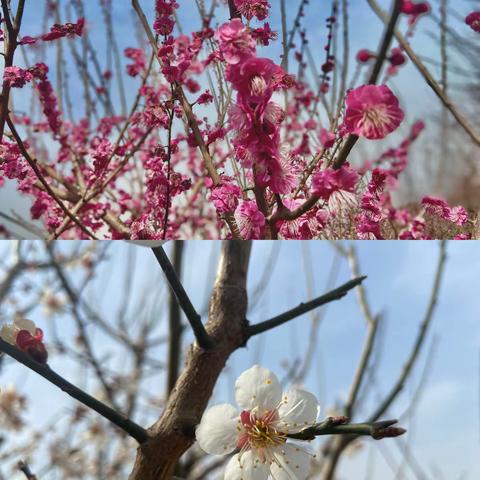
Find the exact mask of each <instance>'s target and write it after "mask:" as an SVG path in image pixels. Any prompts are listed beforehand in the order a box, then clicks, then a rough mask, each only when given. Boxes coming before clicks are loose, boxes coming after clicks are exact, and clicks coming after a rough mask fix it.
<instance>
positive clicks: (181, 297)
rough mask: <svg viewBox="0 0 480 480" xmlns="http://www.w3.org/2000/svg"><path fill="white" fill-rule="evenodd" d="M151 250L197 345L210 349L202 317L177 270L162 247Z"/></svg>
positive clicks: (210, 342)
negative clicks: (190, 328)
mask: <svg viewBox="0 0 480 480" xmlns="http://www.w3.org/2000/svg"><path fill="white" fill-rule="evenodd" d="M152 251H153V253H154V254H155V258H156V259H157V261H158V263H159V264H160V266H161V267H162V270H163V273H164V274H165V276H166V277H167V280H168V283H169V284H170V288H171V289H172V291H173V293H174V294H175V297H176V298H177V301H178V303H179V305H180V307H181V308H182V310H183V313H185V316H186V317H187V319H188V321H189V323H190V325H191V327H192V330H193V333H194V335H195V338H196V340H197V343H198V345H199V346H200V347H202V348H203V349H205V350H209V349H211V348H212V347H213V341H212V339H211V338H210V336H209V335H208V333H207V331H206V330H205V327H204V326H203V323H202V319H201V317H200V315H199V314H198V313H197V311H196V310H195V307H194V306H193V305H192V302H191V301H190V298H189V297H188V295H187V292H186V291H185V289H184V288H183V285H182V282H181V281H180V279H179V278H178V275H177V272H175V269H174V268H173V265H172V264H171V263H170V260H169V258H168V256H167V254H166V253H165V250H163V248H162V247H155V248H152Z"/></svg>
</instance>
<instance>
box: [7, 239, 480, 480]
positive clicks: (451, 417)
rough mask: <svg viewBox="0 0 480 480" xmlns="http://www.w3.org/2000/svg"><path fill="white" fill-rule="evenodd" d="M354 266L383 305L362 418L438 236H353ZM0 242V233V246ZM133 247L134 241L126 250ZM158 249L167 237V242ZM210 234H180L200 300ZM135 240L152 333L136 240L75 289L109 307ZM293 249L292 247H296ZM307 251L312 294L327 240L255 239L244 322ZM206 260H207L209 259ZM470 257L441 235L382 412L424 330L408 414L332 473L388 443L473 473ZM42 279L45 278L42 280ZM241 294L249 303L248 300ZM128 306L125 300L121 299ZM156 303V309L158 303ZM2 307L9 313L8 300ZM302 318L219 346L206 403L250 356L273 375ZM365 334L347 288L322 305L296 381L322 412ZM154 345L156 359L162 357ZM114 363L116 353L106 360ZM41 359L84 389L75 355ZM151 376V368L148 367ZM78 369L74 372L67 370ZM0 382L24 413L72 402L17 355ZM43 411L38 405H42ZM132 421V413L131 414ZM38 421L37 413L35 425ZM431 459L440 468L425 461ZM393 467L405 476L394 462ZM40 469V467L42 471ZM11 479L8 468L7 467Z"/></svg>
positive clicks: (290, 291)
mask: <svg viewBox="0 0 480 480" xmlns="http://www.w3.org/2000/svg"><path fill="white" fill-rule="evenodd" d="M356 247H357V249H358V252H359V258H360V264H361V270H362V273H364V274H366V275H368V279H367V280H366V282H365V286H366V288H367V293H368V297H369V299H370V301H371V305H372V308H373V311H374V312H375V313H380V312H381V313H383V314H384V325H383V335H384V337H383V338H384V344H383V347H382V349H381V351H382V353H381V357H380V368H379V370H378V374H377V381H376V383H375V385H371V387H370V388H371V389H372V391H373V397H372V398H373V400H370V401H368V402H367V407H366V408H365V410H364V411H362V412H359V414H358V418H357V420H362V419H365V417H366V416H368V414H369V413H370V412H371V409H372V406H374V405H375V404H376V401H375V396H376V395H377V394H378V393H382V392H383V393H384V392H385V391H387V390H388V387H389V385H391V383H392V381H393V380H394V379H395V378H397V376H398V375H399V374H400V371H401V368H402V366H403V364H404V362H405V360H406V358H407V356H408V354H409V351H410V348H411V346H412V343H413V339H414V337H415V335H416V332H417V331H418V326H419V324H420V322H421V320H422V319H423V315H424V313H425V309H426V306H427V302H428V298H429V294H430V290H431V285H432V279H433V275H434V271H435V265H436V261H437V257H438V244H437V243H435V242H421V243H415V242H382V243H380V242H376V243H375V242H357V244H356ZM6 248H8V245H7V243H6V242H3V243H2V244H1V245H0V254H1V253H2V252H3V251H4V250H5V249H6ZM62 248H63V249H65V251H66V250H68V249H71V248H73V243H70V244H68V242H67V243H64V245H63V247H62ZM272 248H274V249H279V251H278V252H277V255H278V259H279V260H278V261H277V262H276V264H275V267H274V268H273V269H272V270H271V272H270V275H269V277H267V278H268V280H267V281H266V282H265V283H263V284H261V285H259V282H260V281H261V279H262V278H263V274H264V271H265V268H266V266H267V264H268V258H269V256H270V255H271V254H272ZM132 249H134V250H132ZM166 249H167V251H168V250H169V249H170V247H169V246H168V244H167V247H166ZM218 249H219V243H218V242H188V244H187V253H186V259H185V261H186V263H185V265H186V267H185V269H184V272H185V287H186V289H187V291H188V293H189V294H190V296H191V298H192V301H193V303H194V304H195V305H196V306H197V308H198V310H199V311H202V310H203V307H204V306H205V298H206V293H207V292H209V291H210V288H211V284H212V279H213V276H212V275H213V273H214V271H215V268H214V265H215V260H216V258H217V255H218ZM132 251H134V252H135V255H136V257H137V263H136V267H135V269H133V270H132V269H130V270H129V271H128V273H129V275H130V276H131V278H132V282H133V283H132V289H131V291H132V295H133V298H134V299H136V300H137V301H141V302H142V304H144V305H145V307H146V308H147V310H149V309H151V308H155V305H157V307H156V308H157V309H156V310H152V311H155V312H156V315H157V316H158V319H159V325H158V333H159V334H162V333H166V331H165V322H163V319H164V318H165V308H166V307H165V305H166V302H164V301H163V298H164V297H163V295H164V293H165V291H166V288H165V282H164V279H163V277H162V275H161V274H159V268H158V267H157V265H156V264H155V262H154V261H152V254H151V252H150V251H149V250H148V249H141V248H139V247H133V246H130V245H127V244H126V243H123V242H116V244H115V245H112V246H111V247H110V253H109V258H110V260H109V262H108V263H106V264H105V265H104V266H103V268H102V269H101V270H100V272H99V274H98V276H97V279H96V281H95V282H94V283H93V284H92V285H91V286H90V288H89V289H87V290H86V291H85V297H84V298H85V299H86V300H88V301H89V303H90V304H91V305H97V304H98V302H100V304H101V307H98V308H99V310H100V311H101V312H102V313H103V314H104V316H105V318H116V315H117V314H118V306H119V304H120V302H121V301H122V299H123V296H124V293H123V292H124V290H123V280H122V279H123V274H124V273H125V269H126V268H127V267H128V266H127V256H128V254H129V252H130V253H131V252H132ZM302 251H303V253H302ZM305 251H308V255H309V256H308V257H307V258H308V260H307V261H308V263H309V264H310V265H311V269H312V275H313V285H312V287H313V292H314V293H313V294H314V295H318V294H321V293H323V292H324V291H325V290H326V288H327V286H326V284H327V278H328V276H329V272H330V269H331V264H332V260H333V257H334V250H333V249H332V247H331V245H330V244H329V243H328V242H275V243H271V242H256V243H255V244H254V247H253V253H252V259H251V268H250V274H249V292H250V300H251V302H252V298H253V296H254V294H253V292H254V291H255V290H256V287H259V286H260V288H261V289H262V297H261V299H260V301H259V302H258V303H257V304H256V306H255V308H251V309H250V311H249V314H248V318H249V320H250V321H252V322H256V321H260V320H263V319H266V318H269V317H271V316H273V315H275V314H278V313H281V312H282V311H284V310H286V309H288V308H291V307H292V306H295V305H297V304H298V303H300V302H301V301H305V300H307V299H309V295H308V293H307V288H306V283H305V274H304V270H303V266H302V262H303V260H304V258H305V257H302V255H305ZM212 265H213V267H212ZM479 269H480V247H479V245H478V243H477V242H451V243H449V245H448V263H447V268H446V277H445V281H444V283H443V286H442V289H441V294H440V300H439V303H438V307H437V312H436V315H435V317H434V321H433V326H432V329H431V331H430V333H429V335H428V340H427V343H426V349H425V350H424V352H423V353H422V355H421V360H420V362H419V364H418V367H417V369H416V370H415V374H414V376H413V377H412V380H411V382H409V383H408V385H407V386H406V388H405V390H404V392H403V394H402V395H401V396H400V397H399V399H398V401H397V402H396V403H395V404H394V406H393V407H392V408H391V409H390V410H389V412H388V413H387V414H386V417H389V418H395V417H398V416H400V415H402V414H403V413H404V412H405V410H406V408H407V406H408V404H409V400H410V398H411V396H412V395H413V394H414V392H415V389H416V385H417V383H418V381H419V379H420V377H421V374H422V370H423V365H424V363H425V359H426V353H427V351H428V350H429V348H430V345H431V343H432V341H433V339H434V338H435V339H436V340H435V341H436V349H435V356H434V360H433V363H432V365H431V369H430V370H429V375H428V383H427V386H426V388H425V389H424V391H423V395H422V396H421V398H420V401H419V403H418V407H417V409H416V410H415V412H414V414H413V416H412V417H406V418H404V419H403V420H402V423H403V425H405V426H406V427H407V428H409V433H408V434H407V436H406V437H404V438H403V439H402V440H400V441H398V442H397V441H392V440H387V441H384V442H382V443H378V442H373V441H366V442H364V444H363V449H362V451H361V452H360V453H359V454H356V455H354V456H349V457H347V458H345V460H344V461H343V463H342V464H341V469H340V473H341V477H340V478H349V479H350V478H351V479H353V478H355V479H357V478H362V477H358V472H359V471H360V472H362V474H363V473H364V471H365V463H366V461H367V458H368V456H369V455H373V458H374V460H375V462H374V467H375V468H374V473H372V474H371V476H369V477H368V478H369V480H385V479H393V478H395V475H394V474H393V473H392V471H391V469H390V467H389V466H388V463H387V462H386V461H385V459H384V455H386V456H387V457H388V456H389V455H391V456H393V458H394V459H396V461H397V462H398V459H399V458H400V457H399V452H400V450H399V448H400V447H401V446H402V445H404V444H405V441H406V442H407V444H408V445H409V447H410V449H411V451H412V454H413V456H414V459H415V460H416V461H417V462H420V464H421V467H422V469H423V470H424V471H425V472H426V473H427V477H426V478H429V479H430V478H432V479H433V478H435V479H436V480H438V479H442V478H445V479H448V480H450V479H456V478H460V477H461V475H463V477H462V478H463V479H471V480H473V479H476V478H478V476H479V475H480V469H479V465H478V453H479V452H478V450H479V442H480V439H479V429H480V425H479V396H478V385H479V375H478V368H479V353H480V323H479V322H478V312H479V309H478V284H477V281H478V279H477V277H478V272H479ZM349 277H350V273H349V270H348V267H347V265H346V264H345V263H344V262H343V261H342V262H341V263H340V264H339V270H338V274H337V279H336V281H335V285H339V284H340V283H343V282H345V281H346V280H347V279H348V278H349ZM45 283H46V284H51V282H48V281H46V282H45ZM252 306H253V305H252ZM132 311H133V310H132ZM158 312H160V313H158ZM2 313H3V315H4V316H8V315H9V314H10V310H9V309H4V310H3V312H2ZM30 316H31V318H33V319H34V320H35V321H36V322H37V324H38V325H40V326H42V327H44V328H45V330H46V337H47V340H46V341H47V344H48V339H49V336H50V337H51V331H50V328H51V327H50V325H51V324H50V321H47V319H46V318H45V317H44V315H43V313H42V309H41V307H38V308H35V309H34V310H33V311H32V312H31V314H30ZM55 322H56V325H57V327H58V328H60V330H61V332H62V336H65V338H70V337H71V335H72V334H73V332H72V326H71V320H70V318H69V316H68V315H65V314H64V315H60V316H58V317H56V319H55ZM309 326H310V318H309V316H303V317H300V318H298V319H296V320H294V321H292V322H290V323H288V324H287V325H285V326H282V327H280V328H278V329H276V330H274V331H271V332H269V333H268V334H265V335H263V336H261V337H257V338H256V339H253V340H252V341H251V342H250V343H249V344H248V346H247V348H245V349H243V350H239V351H237V352H235V353H234V354H233V355H232V357H231V358H230V360H229V362H228V364H227V368H226V370H225V374H224V375H223V376H222V379H221V381H220V382H219V383H218V386H217V388H216V391H215V396H214V398H213V399H212V403H220V402H225V401H227V402H233V383H234V381H235V379H236V377H237V376H238V374H239V373H241V372H242V371H243V370H245V369H246V368H248V367H250V366H251V365H252V363H254V362H258V363H260V364H262V365H264V366H265V367H268V368H270V369H272V370H273V371H275V372H276V373H277V374H278V376H279V377H282V376H283V375H284V373H285V370H284V367H283V364H284V362H285V361H290V362H291V361H293V360H294V359H295V358H296V357H297V356H298V355H299V352H303V351H304V350H305V348H306V345H307V341H308V336H309V332H310V330H309ZM364 335H365V328H364V322H363V319H362V316H361V313H360V310H359V308H358V306H357V303H356V298H355V295H353V294H350V295H348V296H347V297H346V298H345V299H344V300H342V301H339V302H335V303H332V304H330V305H329V306H328V307H327V309H326V311H325V312H324V317H323V320H322V323H321V327H320V330H319V336H318V342H317V347H316V352H315V356H314V362H313V365H312V368H311V370H310V372H309V374H308V376H307V377H306V380H305V384H304V386H305V388H306V389H308V390H311V391H312V392H314V393H315V394H316V395H317V396H318V398H319V401H320V403H321V405H322V409H323V410H322V412H323V414H324V415H326V414H328V411H329V410H330V409H331V408H332V407H334V406H335V404H336V403H338V402H341V401H342V400H344V399H345V395H346V393H347V391H348V387H349V385H350V382H351V379H352V376H353V373H354V368H355V365H356V361H357V359H358V356H359V353H360V349H361V345H362V340H363V338H364ZM95 346H96V348H99V351H103V352H107V351H110V350H111V348H112V345H111V344H110V342H104V341H102V338H101V335H100V336H99V335H98V334H96V335H95ZM164 354H165V352H164V350H163V349H162V348H159V350H158V354H157V355H158V356H157V358H158V359H163V358H164ZM115 361H116V362H118V363H117V365H122V363H121V362H122V360H121V359H117V360H115ZM51 365H52V368H54V369H56V370H58V371H59V372H60V373H62V374H63V375H65V376H66V377H67V378H69V379H73V380H75V381H77V382H78V381H80V384H81V385H84V386H85V388H87V390H89V391H90V392H94V391H95V390H96V386H95V385H94V383H93V381H92V376H91V375H88V374H87V375H85V372H83V373H82V374H80V377H79V369H78V367H74V366H73V365H72V364H71V363H70V362H65V361H63V360H62V361H59V359H55V357H53V358H52V362H51ZM160 378H161V377H160ZM79 379H80V380H79ZM0 383H1V385H8V384H9V383H15V384H17V385H18V386H19V388H20V389H21V391H23V392H25V393H26V394H29V393H30V394H31V392H35V395H30V397H31V402H32V403H31V407H32V410H31V412H30V417H31V418H39V417H38V416H39V415H40V414H41V417H40V418H45V419H46V420H48V419H49V418H51V417H54V416H55V415H56V414H57V413H58V412H59V411H62V409H63V408H71V407H72V405H73V403H72V402H71V401H70V400H69V399H68V397H66V396H65V395H64V394H63V393H62V392H60V391H59V390H57V389H56V388H55V387H52V386H51V385H49V384H47V383H46V382H45V381H43V380H42V379H40V378H38V377H37V376H36V375H35V374H33V373H30V372H27V371H26V370H25V369H24V368H23V367H21V366H16V365H13V364H10V365H9V367H8V368H5V369H4V370H3V372H2V375H1V377H0ZM157 385H163V379H161V380H160V381H157V380H155V382H147V383H146V384H144V385H143V388H144V389H145V390H147V391H153V392H154V393H156V394H157V395H158V394H160V392H158V391H156V390H155V389H156V386H157ZM45 412H48V415H47V414H46V413H45ZM137 420H138V421H143V419H142V418H137ZM37 426H38V425H37ZM435 468H437V470H440V471H441V473H437V474H434V473H432V472H434V471H435ZM402 478H406V479H410V478H415V477H414V476H412V475H411V472H409V471H408V467H406V475H405V476H404V477H402ZM45 479H46V480H49V477H48V476H46V477H45ZM19 480H20V479H19Z"/></svg>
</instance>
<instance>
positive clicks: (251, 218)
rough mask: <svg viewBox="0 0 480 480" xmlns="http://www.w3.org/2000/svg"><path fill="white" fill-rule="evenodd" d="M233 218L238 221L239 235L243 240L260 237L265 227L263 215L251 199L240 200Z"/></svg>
mask: <svg viewBox="0 0 480 480" xmlns="http://www.w3.org/2000/svg"><path fill="white" fill-rule="evenodd" d="M235 220H236V221H237V223H238V228H239V230H240V235H241V236H242V238H244V239H245V240H258V239H260V238H262V232H263V228H264V227H265V217H264V216H263V214H262V212H261V211H260V210H259V209H258V207H257V204H256V203H255V202H254V201H253V200H247V201H245V202H242V203H241V204H240V205H239V206H238V207H237V209H236V210H235Z"/></svg>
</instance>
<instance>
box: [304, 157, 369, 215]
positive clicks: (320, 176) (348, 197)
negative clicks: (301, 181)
mask: <svg viewBox="0 0 480 480" xmlns="http://www.w3.org/2000/svg"><path fill="white" fill-rule="evenodd" d="M359 178H360V177H359V175H358V173H357V172H356V171H355V170H353V169H352V168H351V167H350V166H349V165H348V164H345V165H343V166H342V168H340V169H338V170H334V169H333V168H327V169H325V170H322V171H321V172H318V173H316V174H315V175H314V176H313V178H312V195H315V196H316V197H319V198H321V199H322V200H325V201H326V202H328V204H329V207H330V209H331V211H333V212H334V211H338V210H342V209H343V207H346V206H355V204H356V199H355V195H354V192H355V188H356V185H357V183H358V180H359Z"/></svg>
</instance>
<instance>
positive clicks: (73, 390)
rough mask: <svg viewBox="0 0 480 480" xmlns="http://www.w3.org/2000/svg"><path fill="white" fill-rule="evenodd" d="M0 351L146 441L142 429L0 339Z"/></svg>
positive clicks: (142, 440) (133, 435)
mask: <svg viewBox="0 0 480 480" xmlns="http://www.w3.org/2000/svg"><path fill="white" fill-rule="evenodd" d="M0 351H2V352H3V353H6V354H7V355H9V356H10V357H12V358H14V359H15V360H17V362H20V363H22V364H23V365H25V366H26V367H28V368H29V369H30V370H33V371H34V372H36V373H38V374H39V375H41V376H42V377H43V378H45V379H46V380H48V381H49V382H50V383H53V384H54V385H56V386H57V387H58V388H60V389H61V390H63V391H64V392H65V393H67V394H68V395H70V396H71V397H73V398H75V400H78V401H79V402H80V403H83V404H84V405H86V406H87V407H89V408H91V409H92V410H95V411H96V412H97V413H99V414H100V415H101V416H102V417H104V418H106V419H107V420H109V421H110V422H112V423H113V424H114V425H116V426H117V427H119V428H121V429H122V430H123V431H124V432H125V433H127V434H128V435H130V436H131V437H133V438H134V439H135V440H137V442H138V443H143V442H145V441H146V440H147V439H148V433H147V431H146V430H145V429H144V428H143V427H141V426H140V425H138V424H136V423H135V422H133V421H132V420H130V419H129V418H127V417H126V416H124V415H122V414H121V413H119V412H117V411H116V410H114V409H113V408H110V407H109V406H108V405H105V404H104V403H102V402H100V401H99V400H97V399H96V398H94V397H92V396H90V395H89V394H88V393H86V392H84V391H83V390H80V389H79V388H78V387H76V386H75V385H73V384H72V383H70V382H69V381H67V380H65V379H64V378H63V377H62V376H60V375H59V374H58V373H56V372H54V371H53V370H52V369H51V368H50V367H49V366H48V365H44V364H42V363H38V362H37V361H35V360H34V359H33V358H32V357H30V356H29V355H27V354H26V353H24V352H22V351H21V350H19V349H18V348H16V347H14V346H13V345H10V344H9V343H7V342H5V341H4V340H2V339H0Z"/></svg>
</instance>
